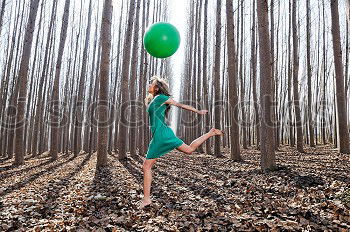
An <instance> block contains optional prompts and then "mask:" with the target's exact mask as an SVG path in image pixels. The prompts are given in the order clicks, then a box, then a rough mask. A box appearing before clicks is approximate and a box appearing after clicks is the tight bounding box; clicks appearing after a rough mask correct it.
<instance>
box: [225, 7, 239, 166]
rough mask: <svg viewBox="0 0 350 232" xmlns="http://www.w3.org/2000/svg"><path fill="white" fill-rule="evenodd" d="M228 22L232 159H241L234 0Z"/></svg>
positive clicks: (229, 11) (227, 9) (227, 17)
mask: <svg viewBox="0 0 350 232" xmlns="http://www.w3.org/2000/svg"><path fill="white" fill-rule="evenodd" d="M226 23H227V54H228V60H227V62H228V66H227V69H228V79H229V80H228V81H229V97H230V112H231V115H230V117H231V118H230V124H231V125H230V130H231V131H230V139H231V147H230V148H231V159H233V160H235V161H241V160H242V157H241V151H240V144H239V125H238V107H237V104H238V95H237V92H238V90H237V71H236V60H235V59H236V51H235V35H234V20H233V0H226Z"/></svg>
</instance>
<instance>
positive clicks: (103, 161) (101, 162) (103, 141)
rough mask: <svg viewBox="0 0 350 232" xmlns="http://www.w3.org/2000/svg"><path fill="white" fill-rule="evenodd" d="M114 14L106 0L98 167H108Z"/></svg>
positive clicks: (102, 28) (99, 112)
mask: <svg viewBox="0 0 350 232" xmlns="http://www.w3.org/2000/svg"><path fill="white" fill-rule="evenodd" d="M112 12H113V8H112V0H105V1H104V7H103V14H102V27H101V43H102V56H101V64H100V78H99V79H100V83H99V85H100V88H99V99H98V138H97V140H98V141H97V163H96V166H97V167H101V166H106V165H107V142H108V138H107V137H108V125H106V122H107V120H108V86H109V84H108V81H109V68H110V54H111V25H112Z"/></svg>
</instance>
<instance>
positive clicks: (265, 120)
mask: <svg viewBox="0 0 350 232" xmlns="http://www.w3.org/2000/svg"><path fill="white" fill-rule="evenodd" d="M257 15H258V25H259V58H260V102H261V119H260V125H261V128H260V129H261V132H260V143H261V146H260V150H261V163H260V165H261V168H262V170H264V171H265V170H274V169H276V168H277V167H276V163H275V162H276V161H275V160H276V158H275V147H274V131H273V122H272V114H273V111H272V109H271V106H272V99H273V97H272V94H273V93H272V80H273V78H272V73H271V65H270V64H271V49H270V42H271V41H270V35H269V20H268V4H267V0H257Z"/></svg>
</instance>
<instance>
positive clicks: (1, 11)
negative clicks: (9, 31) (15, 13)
mask: <svg viewBox="0 0 350 232" xmlns="http://www.w3.org/2000/svg"><path fill="white" fill-rule="evenodd" d="M5 6H6V0H2V3H1V6H0V35H1V29H2V22H3V20H4V13H5Z"/></svg>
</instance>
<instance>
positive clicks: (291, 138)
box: [287, 0, 295, 147]
mask: <svg viewBox="0 0 350 232" xmlns="http://www.w3.org/2000/svg"><path fill="white" fill-rule="evenodd" d="M291 15H292V2H291V0H290V2H289V20H288V21H289V33H288V43H287V44H288V116H289V144H290V146H292V147H293V146H294V145H295V139H294V123H293V122H294V120H293V115H292V64H291V63H292V58H291V57H292V51H291V45H290V44H291V43H290V39H291V35H292V17H291Z"/></svg>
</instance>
